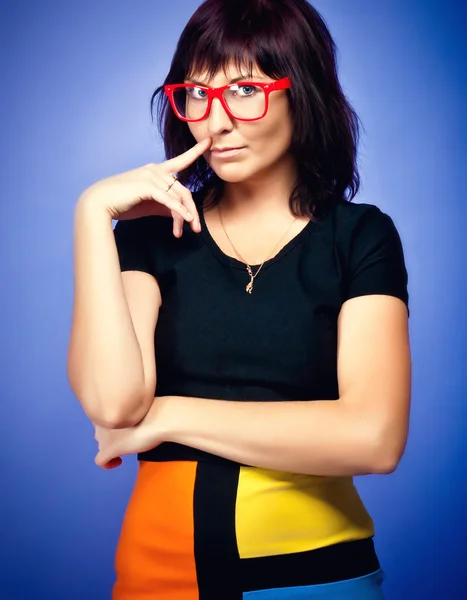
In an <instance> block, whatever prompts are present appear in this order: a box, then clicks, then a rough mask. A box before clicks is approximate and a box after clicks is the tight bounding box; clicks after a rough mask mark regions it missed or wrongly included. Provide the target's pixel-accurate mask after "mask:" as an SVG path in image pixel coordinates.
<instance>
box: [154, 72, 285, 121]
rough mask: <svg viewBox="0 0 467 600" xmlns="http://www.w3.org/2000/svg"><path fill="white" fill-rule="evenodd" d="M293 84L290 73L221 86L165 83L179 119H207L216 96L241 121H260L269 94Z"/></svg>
mask: <svg viewBox="0 0 467 600" xmlns="http://www.w3.org/2000/svg"><path fill="white" fill-rule="evenodd" d="M291 86H292V84H291V81H290V79H289V77H284V78H283V79H279V80H277V81H274V82H272V83H262V82H257V81H244V82H241V83H231V84H230V85H224V86H222V87H219V88H209V87H207V86H203V85H197V84H194V83H177V84H174V85H166V86H164V91H165V93H166V94H167V96H168V97H169V99H170V103H171V105H172V108H173V110H174V112H175V114H176V115H177V117H178V118H179V119H181V120H182V121H187V122H189V123H193V122H196V121H202V120H203V119H205V118H206V117H207V116H208V114H209V111H210V110H211V106H212V101H213V99H214V98H217V99H218V100H220V102H221V104H222V106H223V107H224V109H225V111H226V112H227V114H229V115H230V116H231V117H232V118H234V119H238V120H239V121H258V120H259V119H262V118H263V117H264V116H265V115H266V113H267V112H268V107H269V94H270V93H271V92H275V91H278V90H286V89H289V88H290V87H291Z"/></svg>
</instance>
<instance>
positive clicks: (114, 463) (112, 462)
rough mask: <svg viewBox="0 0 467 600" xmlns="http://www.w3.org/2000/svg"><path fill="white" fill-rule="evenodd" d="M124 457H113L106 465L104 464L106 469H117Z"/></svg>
mask: <svg viewBox="0 0 467 600" xmlns="http://www.w3.org/2000/svg"><path fill="white" fill-rule="evenodd" d="M122 462H123V461H122V459H121V458H120V457H119V456H117V457H116V458H112V459H111V460H109V461H108V462H107V463H105V465H103V467H104V469H115V467H119V466H120V465H121V464H122Z"/></svg>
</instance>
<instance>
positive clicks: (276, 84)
mask: <svg viewBox="0 0 467 600" xmlns="http://www.w3.org/2000/svg"><path fill="white" fill-rule="evenodd" d="M234 85H236V86H239V87H242V86H246V85H254V86H257V87H260V88H261V89H262V90H263V92H264V94H265V96H266V98H265V107H264V113H263V114H262V115H261V116H260V117H255V118H254V119H242V118H240V117H236V116H235V115H234V114H233V113H232V111H231V110H230V108H229V106H228V104H227V102H226V100H225V98H224V92H225V90H227V89H229V88H231V87H233V86H234ZM193 87H196V88H199V89H200V90H204V91H206V92H207V94H208V106H207V108H206V113H205V115H204V116H203V117H201V118H200V119H187V118H186V117H182V115H181V114H180V113H179V112H178V110H177V107H176V105H175V99H174V95H173V93H174V91H175V90H177V89H181V88H193ZM291 87H292V81H291V80H290V77H283V78H282V79H277V80H276V81H273V82H271V83H263V82H258V81H241V82H237V83H229V84H228V85H223V86H221V87H218V88H210V87H208V86H206V85H198V84H197V83H176V84H168V85H165V86H164V92H165V93H166V95H167V96H168V98H169V100H170V104H171V105H172V108H173V111H174V113H175V115H176V116H177V117H178V118H179V119H180V120H181V121H185V122H186V123H198V122H199V121H204V119H206V118H207V117H208V116H209V113H210V112H211V107H212V101H213V99H214V98H217V99H218V100H220V102H221V104H222V106H223V108H224V110H225V111H226V113H227V114H228V115H229V116H230V117H232V119H236V120H237V121H259V120H260V119H263V118H264V117H265V116H266V114H267V112H268V109H269V94H270V93H271V92H275V91H279V90H287V89H290V88H291Z"/></svg>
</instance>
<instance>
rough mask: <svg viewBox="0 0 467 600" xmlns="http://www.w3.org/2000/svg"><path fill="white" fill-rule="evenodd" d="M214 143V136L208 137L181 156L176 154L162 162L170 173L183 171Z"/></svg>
mask: <svg viewBox="0 0 467 600" xmlns="http://www.w3.org/2000/svg"><path fill="white" fill-rule="evenodd" d="M211 144H212V138H210V137H209V138H206V139H205V140H201V142H198V143H197V144H195V145H194V146H193V147H192V148H190V149H189V150H187V151H186V152H184V153H183V154H180V156H175V157H174V158H171V159H169V160H166V161H165V162H163V163H162V166H163V167H164V169H165V170H166V171H167V172H168V173H178V172H179V171H183V169H186V168H187V167H189V166H190V165H191V164H192V163H194V162H195V160H196V159H197V158H199V157H200V156H201V155H202V154H204V152H206V150H208V148H209V147H210V146H211Z"/></svg>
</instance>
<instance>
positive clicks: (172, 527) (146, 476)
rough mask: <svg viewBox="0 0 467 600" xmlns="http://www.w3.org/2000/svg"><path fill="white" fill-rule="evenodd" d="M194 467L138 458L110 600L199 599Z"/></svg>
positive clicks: (188, 463)
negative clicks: (194, 511) (194, 519)
mask: <svg viewBox="0 0 467 600" xmlns="http://www.w3.org/2000/svg"><path fill="white" fill-rule="evenodd" d="M196 467H197V463H196V462H178V461H177V462H175V461H174V462H148V461H140V462H139V467H138V474H137V478H136V482H135V487H134V489H133V492H132V495H131V497H130V501H129V503H128V506H127V509H126V512H125V517H124V519H123V524H122V529H121V533H120V539H119V542H118V546H117V552H116V556H115V569H116V572H117V580H116V583H115V585H114V588H113V595H112V600H158V599H159V598H160V599H161V600H162V599H163V600H198V596H199V595H198V586H197V578H196V566H195V557H194V524H193V491H194V486H195V479H196Z"/></svg>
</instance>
